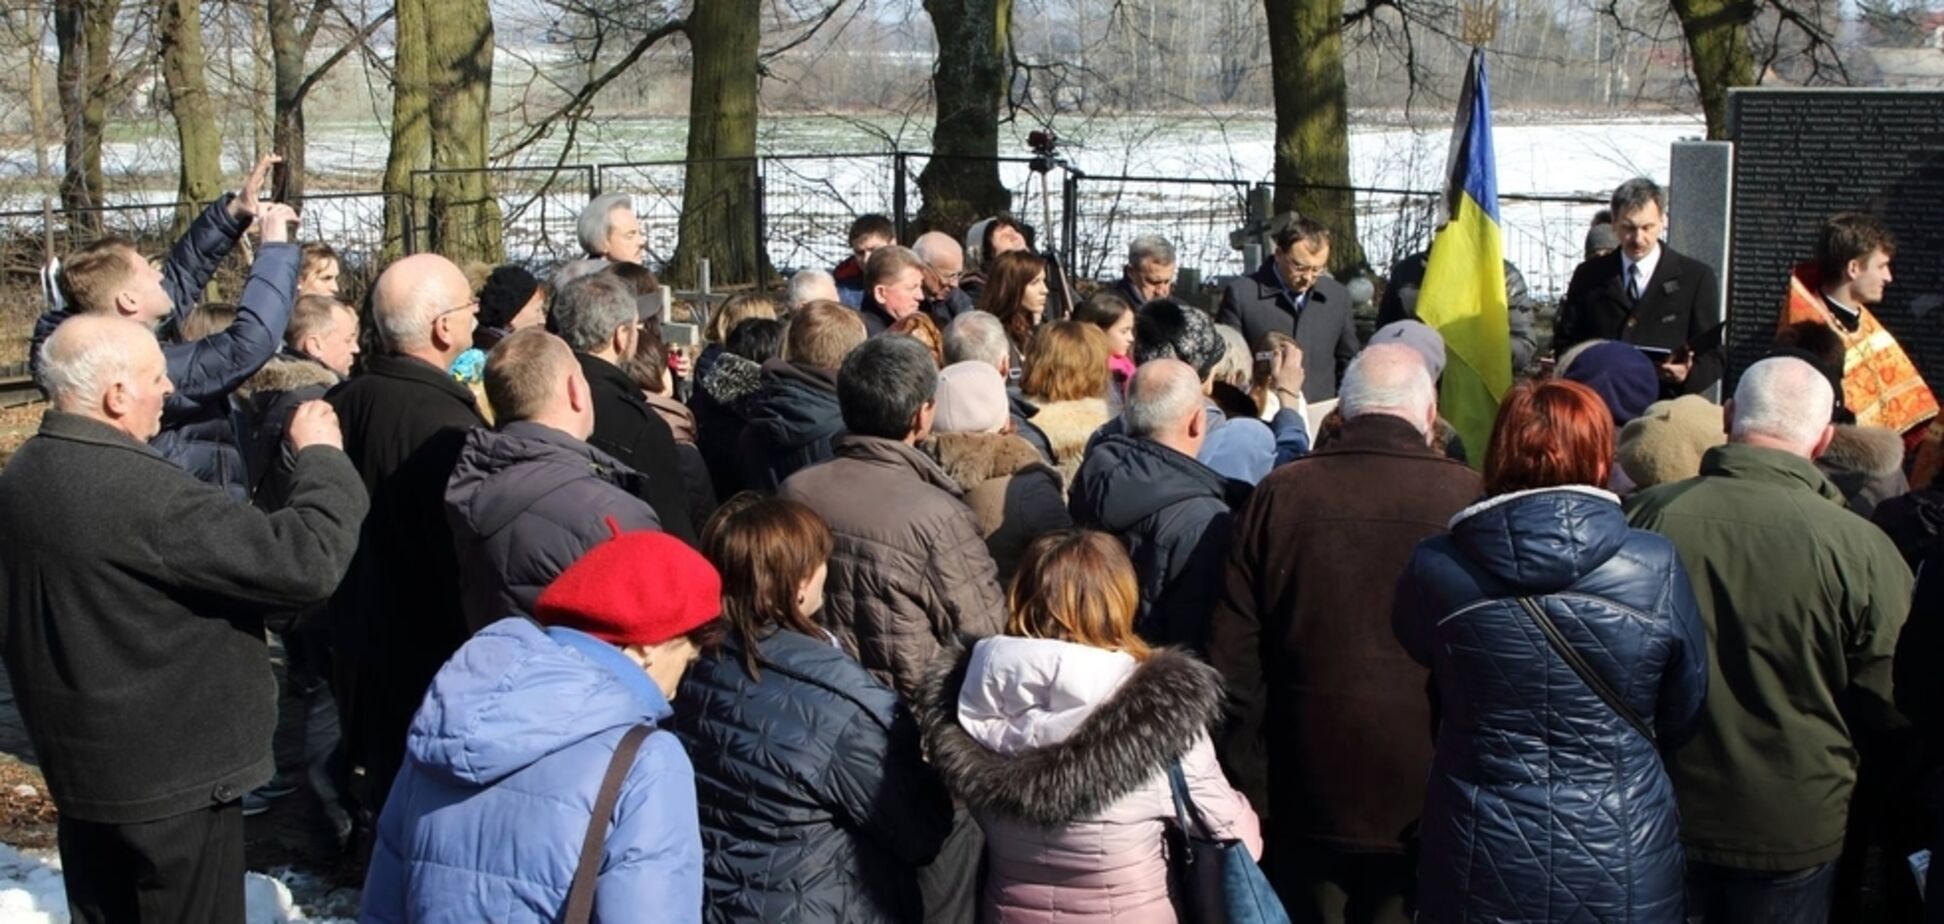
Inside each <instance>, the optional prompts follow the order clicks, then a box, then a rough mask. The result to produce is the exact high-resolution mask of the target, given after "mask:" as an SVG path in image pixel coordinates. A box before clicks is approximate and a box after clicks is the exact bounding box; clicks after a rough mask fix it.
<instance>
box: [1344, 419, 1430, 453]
mask: <svg viewBox="0 0 1944 924" xmlns="http://www.w3.org/2000/svg"><path fill="white" fill-rule="evenodd" d="M1343 452H1383V453H1391V454H1394V455H1408V456H1438V454H1437V453H1436V452H1433V451H1432V449H1431V444H1430V443H1428V442H1426V441H1425V438H1424V433H1423V432H1422V431H1420V430H1418V428H1417V427H1415V426H1412V425H1411V422H1410V421H1408V420H1405V419H1404V418H1402V417H1398V416H1397V415H1395V414H1384V413H1370V414H1364V415H1362V416H1360V417H1352V418H1350V419H1348V420H1345V421H1344V422H1343V429H1342V430H1340V431H1338V433H1337V435H1336V436H1335V437H1333V438H1331V440H1330V442H1329V445H1327V446H1324V447H1323V448H1322V449H1319V450H1317V451H1316V452H1315V453H1314V455H1319V456H1320V455H1330V454H1333V453H1343Z"/></svg>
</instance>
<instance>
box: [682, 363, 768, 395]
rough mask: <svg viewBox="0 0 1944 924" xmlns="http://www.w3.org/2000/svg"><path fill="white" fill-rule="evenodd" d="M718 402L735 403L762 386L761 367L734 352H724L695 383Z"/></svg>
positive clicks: (754, 392)
mask: <svg viewBox="0 0 1944 924" xmlns="http://www.w3.org/2000/svg"><path fill="white" fill-rule="evenodd" d="M696 384H698V385H700V386H701V388H702V390H703V391H706V392H708V393H709V397H711V398H714V399H716V402H717V403H719V404H731V405H733V404H737V403H739V402H741V401H743V400H744V399H746V398H748V397H750V396H751V395H754V394H756V390H757V389H758V388H761V387H762V386H763V367H762V366H761V365H759V364H757V363H754V362H751V361H749V360H748V359H745V358H743V357H741V356H737V355H736V354H734V353H729V352H724V353H723V354H722V355H720V356H717V357H716V361H715V364H714V365H711V366H710V367H709V371H708V372H707V373H705V374H704V375H703V376H702V380H701V381H700V382H698V383H696Z"/></svg>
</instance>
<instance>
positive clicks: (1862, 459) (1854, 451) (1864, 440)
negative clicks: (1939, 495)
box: [1816, 424, 1904, 477]
mask: <svg viewBox="0 0 1944 924" xmlns="http://www.w3.org/2000/svg"><path fill="white" fill-rule="evenodd" d="M1903 457H1904V443H1903V437H1901V436H1898V435H1897V431H1895V430H1892V429H1890V428H1888V427H1869V426H1863V425H1861V424H1858V425H1855V426H1848V425H1838V426H1837V427H1836V436H1835V437H1834V438H1833V439H1831V440H1830V441H1829V449H1828V451H1826V452H1824V453H1823V454H1822V457H1821V458H1819V459H1817V460H1816V461H1817V462H1818V463H1820V464H1821V465H1822V466H1823V468H1825V469H1834V470H1836V471H1839V472H1862V473H1864V474H1867V475H1873V476H1877V477H1882V476H1884V475H1888V474H1890V473H1892V472H1894V471H1897V470H1898V469H1900V468H1902V467H1903Z"/></svg>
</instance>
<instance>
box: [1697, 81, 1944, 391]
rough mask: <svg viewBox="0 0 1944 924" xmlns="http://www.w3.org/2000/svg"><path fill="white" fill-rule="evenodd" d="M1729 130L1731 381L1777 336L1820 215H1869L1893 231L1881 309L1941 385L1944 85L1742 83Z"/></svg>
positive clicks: (1810, 249)
mask: <svg viewBox="0 0 1944 924" xmlns="http://www.w3.org/2000/svg"><path fill="white" fill-rule="evenodd" d="M1728 132H1729V137H1730V140H1732V141H1734V143H1735V167H1734V171H1735V177H1734V203H1733V205H1732V207H1731V210H1730V211H1731V222H1730V229H1731V239H1732V245H1731V247H1730V249H1729V274H1728V305H1729V310H1728V317H1729V321H1728V335H1727V339H1728V367H1729V372H1730V377H1731V378H1732V377H1733V376H1734V375H1735V373H1737V372H1739V370H1741V369H1745V368H1747V367H1748V365H1749V364H1750V363H1752V362H1754V361H1756V360H1758V359H1760V358H1761V357H1762V355H1763V354H1764V353H1765V352H1766V351H1767V350H1768V348H1769V345H1770V344H1771V343H1772V342H1773V341H1774V339H1775V321H1776V316H1777V313H1778V312H1779V311H1780V310H1781V305H1782V299H1783V296H1784V295H1785V294H1786V293H1787V291H1788V284H1789V271H1790V269H1791V268H1792V267H1794V266H1795V264H1797V263H1799V262H1801V261H1804V260H1807V259H1810V258H1811V257H1812V256H1813V255H1814V251H1815V244H1816V233H1817V231H1818V230H1819V229H1820V228H1821V226H1822V222H1823V219H1825V218H1827V217H1829V216H1830V215H1832V214H1834V213H1836V212H1842V211H1864V212H1871V213H1874V214H1876V215H1879V216H1881V217H1882V218H1883V219H1884V221H1885V222H1886V223H1887V224H1888V225H1889V226H1890V230H1891V231H1892V232H1893V233H1895V234H1896V236H1897V256H1896V259H1895V261H1894V262H1893V263H1892V264H1891V269H1892V272H1893V274H1894V277H1895V278H1894V281H1893V282H1892V283H1891V285H1890V288H1889V289H1888V291H1887V292H1886V293H1885V295H1884V302H1883V304H1882V305H1879V306H1877V307H1876V308H1875V309H1874V310H1875V312H1876V316H1877V318H1878V319H1879V320H1881V321H1882V322H1883V324H1884V326H1885V327H1887V328H1889V329H1890V332H1891V333H1893V334H1895V335H1896V337H1897V339H1898V341H1899V342H1901V343H1902V344H1903V346H1904V349H1905V350H1907V351H1909V353H1910V355H1911V358H1912V359H1913V360H1915V361H1916V363H1917V366H1918V368H1919V369H1920V370H1922V372H1923V374H1924V380H1925V381H1926V382H1928V383H1930V385H1931V387H1932V389H1933V390H1936V389H1939V388H1940V387H1944V92H1939V91H1905V90H1797V89H1747V90H1736V91H1734V92H1733V93H1732V94H1730V96H1729V105H1728Z"/></svg>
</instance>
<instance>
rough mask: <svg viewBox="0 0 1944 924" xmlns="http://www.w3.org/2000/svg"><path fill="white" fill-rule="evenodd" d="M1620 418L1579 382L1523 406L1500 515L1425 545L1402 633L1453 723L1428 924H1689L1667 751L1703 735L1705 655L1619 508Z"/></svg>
mask: <svg viewBox="0 0 1944 924" xmlns="http://www.w3.org/2000/svg"><path fill="white" fill-rule="evenodd" d="M1612 458H1613V415H1612V414H1611V413H1610V412H1608V410H1607V407H1606V405H1605V404H1604V403H1603V402H1602V401H1601V400H1600V397H1599V395H1597V394H1596V393H1594V391H1593V390H1592V389H1590V388H1587V387H1586V386H1584V385H1580V384H1578V383H1576V382H1568V381H1564V380H1558V379H1554V380H1548V381H1544V382H1538V383H1530V382H1529V383H1526V384H1524V385H1521V386H1519V387H1518V388H1516V389H1514V390H1513V391H1512V392H1511V394H1509V395H1507V396H1506V399H1505V402H1504V404H1502V405H1501V406H1500V407H1499V413H1498V420H1497V422H1496V424H1495V425H1494V426H1493V428H1492V440H1491V445H1490V447H1489V448H1488V449H1487V451H1486V457H1485V487H1486V491H1487V493H1488V494H1489V496H1488V497H1487V498H1486V499H1485V500H1483V501H1480V502H1479V503H1477V504H1474V505H1472V506H1471V507H1469V508H1466V509H1465V510H1463V511H1461V512H1459V514H1458V515H1457V516H1456V517H1455V518H1453V520H1452V523H1451V533H1450V534H1449V535H1447V536H1441V537H1438V538H1435V539H1429V540H1426V541H1425V542H1423V543H1421V544H1419V546H1418V548H1417V553H1416V554H1415V556H1413V558H1412V560H1411V563H1410V565H1409V567H1407V568H1406V570H1405V572H1404V576H1403V579H1402V580H1401V581H1400V582H1399V583H1398V590H1397V599H1396V603H1395V606H1394V608H1393V610H1392V617H1391V620H1392V627H1393V628H1394V629H1395V631H1396V633H1397V638H1398V640H1399V641H1400V642H1402V643H1403V645H1404V648H1405V650H1406V651H1407V652H1409V653H1410V655H1411V657H1412V658H1414V659H1416V660H1417V661H1418V662H1419V663H1421V664H1424V665H1425V666H1427V667H1429V668H1430V669H1431V680H1432V683H1434V684H1436V695H1435V701H1436V703H1437V704H1438V705H1439V707H1440V710H1441V712H1442V716H1443V721H1442V722H1441V723H1440V724H1439V726H1438V729H1437V744H1436V750H1435V754H1434V757H1433V759H1432V766H1431V777H1430V783H1429V786H1428V788H1427V790H1426V793H1425V803H1424V816H1423V823H1422V837H1423V850H1422V852H1421V854H1420V855H1419V858H1418V868H1417V888H1418V909H1419V910H1418V920H1419V921H1426V922H1435V921H1497V920H1515V921H1530V920H1540V919H1544V918H1546V917H1548V916H1552V917H1557V916H1559V915H1560V914H1562V913H1563V912H1562V909H1569V910H1570V911H1571V913H1572V916H1574V917H1583V918H1585V919H1587V920H1602V921H1604V920H1629V921H1665V922H1678V921H1681V920H1682V914H1683V912H1682V908H1683V904H1684V898H1683V896H1684V888H1685V886H1684V883H1685V877H1686V864H1685V862H1684V860H1683V857H1682V852H1681V840H1680V818H1679V814H1678V812H1677V810H1676V808H1675V802H1674V789H1673V784H1672V783H1671V782H1670V781H1669V779H1668V776H1667V770H1666V768H1665V767H1664V766H1663V765H1662V763H1661V758H1660V753H1659V752H1660V751H1661V750H1663V749H1671V748H1675V747H1679V746H1680V744H1681V743H1682V742H1683V741H1685V740H1686V739H1687V738H1688V736H1689V735H1690V734H1691V733H1692V732H1693V730H1694V727H1695V724H1696V722H1697V720H1698V719H1699V718H1700V715H1701V708H1702V704H1703V701H1704V699H1705V698H1706V695H1707V692H1708V655H1707V648H1706V646H1707V641H1706V636H1705V635H1704V634H1703V630H1702V625H1701V616H1700V612H1699V610H1698V608H1697V606H1696V603H1695V599H1694V590H1693V587H1692V586H1691V585H1690V584H1689V583H1688V576H1687V573H1686V572H1685V571H1684V570H1683V569H1682V567H1681V562H1680V559H1679V558H1678V557H1676V555H1675V552H1674V546H1673V544H1672V543H1670V542H1668V541H1667V540H1666V539H1665V538H1663V537H1661V536H1658V535H1656V534H1654V533H1650V532H1646V531H1644V530H1638V529H1631V528H1629V527H1628V526H1627V519H1626V515H1625V514H1623V513H1622V512H1621V509H1620V502H1619V499H1618V498H1616V497H1615V496H1613V495H1612V494H1609V493H1608V492H1607V491H1605V490H1604V489H1603V486H1604V485H1605V484H1606V483H1607V473H1608V467H1609V465H1611V460H1612Z"/></svg>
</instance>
